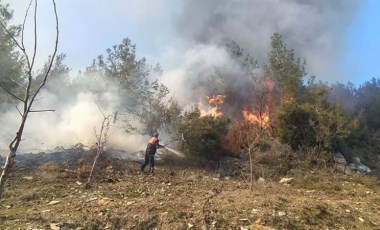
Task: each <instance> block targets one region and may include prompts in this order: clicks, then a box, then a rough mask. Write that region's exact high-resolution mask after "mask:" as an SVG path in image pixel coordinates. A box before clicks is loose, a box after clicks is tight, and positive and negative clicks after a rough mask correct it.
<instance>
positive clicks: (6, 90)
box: [0, 84, 24, 102]
mask: <svg viewBox="0 0 380 230" xmlns="http://www.w3.org/2000/svg"><path fill="white" fill-rule="evenodd" d="M0 88H2V89H3V90H4V91H5V92H7V93H9V94H10V95H11V96H13V97H14V98H16V99H17V100H19V101H21V102H24V101H23V100H22V99H21V98H19V97H17V96H16V95H15V94H13V93H12V92H11V91H9V90H8V89H6V88H5V87H4V86H2V85H1V84H0Z"/></svg>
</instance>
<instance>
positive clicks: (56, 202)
mask: <svg viewBox="0 0 380 230" xmlns="http://www.w3.org/2000/svg"><path fill="white" fill-rule="evenodd" d="M59 203H61V201H59V200H52V201H50V202H49V203H48V205H56V204H59Z"/></svg>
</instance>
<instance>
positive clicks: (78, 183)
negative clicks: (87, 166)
mask: <svg viewBox="0 0 380 230" xmlns="http://www.w3.org/2000/svg"><path fill="white" fill-rule="evenodd" d="M75 184H77V185H82V184H83V183H82V182H80V181H77V182H75Z"/></svg>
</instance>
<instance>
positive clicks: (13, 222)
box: [0, 161, 380, 230]
mask: <svg viewBox="0 0 380 230" xmlns="http://www.w3.org/2000/svg"><path fill="white" fill-rule="evenodd" d="M293 178H294V179H293V180H292V181H290V182H289V183H285V184H282V183H279V181H278V180H270V179H267V178H264V180H263V179H260V180H255V181H254V183H253V184H252V190H250V182H249V180H247V179H244V178H243V177H220V176H218V175H217V173H216V172H214V171H212V170H207V169H202V168H187V167H181V166H170V167H169V166H168V165H166V164H163V163H161V164H159V165H158V166H157V167H156V172H155V174H154V175H150V174H142V173H141V172H140V171H139V163H138V162H127V161H123V162H121V163H120V162H119V163H118V164H117V165H114V166H112V167H107V168H105V169H103V170H100V171H98V172H97V173H96V174H95V175H94V178H93V183H92V186H91V187H90V188H85V183H84V181H82V183H79V182H78V179H77V174H76V172H75V171H74V170H69V169H63V168H60V167H59V166H57V165H55V164H54V163H50V164H49V163H47V164H45V165H43V166H40V167H38V168H35V169H28V170H26V169H17V170H15V171H13V173H12V175H11V178H10V179H9V181H8V183H7V186H6V191H5V193H4V196H3V199H2V201H1V204H0V205H1V207H0V208H1V211H0V229H12V230H14V229H380V195H379V192H380V189H379V185H378V183H377V182H376V180H374V179H372V178H369V177H364V176H355V175H343V174H335V173H331V172H329V171H323V172H312V171H309V172H303V173H302V174H298V175H294V176H293Z"/></svg>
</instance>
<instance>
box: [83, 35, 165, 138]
mask: <svg viewBox="0 0 380 230" xmlns="http://www.w3.org/2000/svg"><path fill="white" fill-rule="evenodd" d="M88 70H89V71H92V73H94V72H97V73H99V72H100V73H102V74H104V75H105V76H106V77H107V78H109V79H112V81H114V82H115V83H116V84H117V85H118V87H119V92H118V93H119V96H120V97H121V99H122V103H123V105H122V108H123V110H124V111H125V112H127V113H128V114H130V115H133V116H135V117H137V118H138V120H139V121H140V122H141V123H142V124H144V125H145V126H146V131H147V132H148V133H149V134H151V135H152V134H153V132H155V131H157V129H159V128H160V127H161V126H162V125H164V123H165V122H166V121H167V119H166V118H167V114H168V108H169V104H168V100H167V96H168V93H169V90H168V88H167V87H166V86H164V85H163V84H162V83H160V82H159V81H158V80H157V77H158V76H159V75H161V74H162V69H161V67H160V66H159V65H156V66H155V67H152V66H151V65H149V64H147V62H146V59H145V58H141V59H137V58H136V46H135V45H134V44H132V42H131V40H130V39H129V38H124V39H123V41H122V42H121V44H119V45H114V46H113V47H112V48H110V49H107V50H106V55H105V56H102V55H100V56H99V57H98V60H97V66H93V67H91V68H89V69H88Z"/></svg>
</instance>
